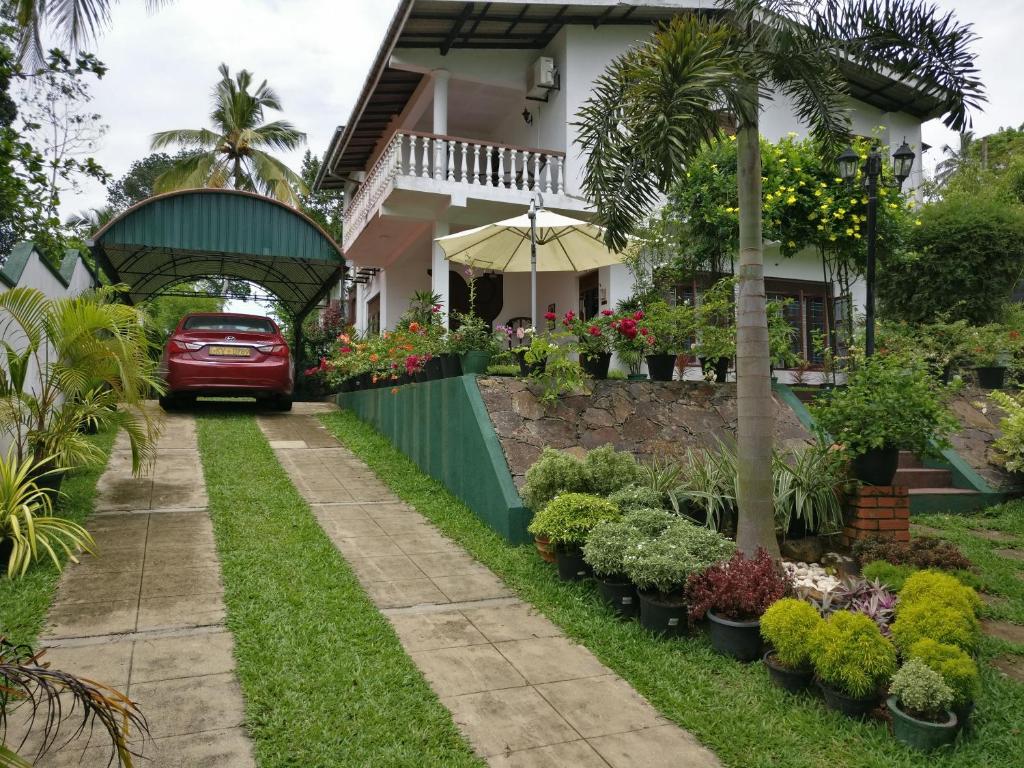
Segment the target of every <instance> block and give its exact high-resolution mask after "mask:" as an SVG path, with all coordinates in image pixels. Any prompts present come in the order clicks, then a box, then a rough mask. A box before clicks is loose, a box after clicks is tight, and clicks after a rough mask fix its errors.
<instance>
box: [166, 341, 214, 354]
mask: <svg viewBox="0 0 1024 768" xmlns="http://www.w3.org/2000/svg"><path fill="white" fill-rule="evenodd" d="M171 345H172V346H173V348H174V349H176V350H178V351H179V352H195V351H196V350H197V349H202V348H203V347H204V346H206V345H205V344H202V343H200V342H198V341H178V340H177V339H171Z"/></svg>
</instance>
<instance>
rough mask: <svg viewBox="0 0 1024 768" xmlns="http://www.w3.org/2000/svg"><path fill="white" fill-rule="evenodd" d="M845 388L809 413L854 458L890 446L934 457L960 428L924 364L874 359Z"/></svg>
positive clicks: (897, 358) (883, 357)
mask: <svg viewBox="0 0 1024 768" xmlns="http://www.w3.org/2000/svg"><path fill="white" fill-rule="evenodd" d="M847 382H848V383H847V386H846V387H845V388H844V389H835V390H832V391H830V392H829V393H828V394H827V395H826V396H822V397H819V398H817V399H816V400H815V402H814V404H812V405H811V408H810V410H811V413H812V414H813V415H814V417H815V419H816V420H817V422H818V426H820V427H821V428H822V429H823V430H825V431H826V432H827V433H829V434H830V435H831V436H832V438H833V439H834V440H836V442H838V443H839V444H840V445H842V446H843V448H844V450H845V451H846V453H847V454H848V455H850V456H860V455H862V454H864V453H867V452H868V451H870V450H872V449H874V448H884V447H887V446H891V447H895V448H900V449H902V450H907V451H913V452H914V453H916V454H918V455H926V454H931V453H934V452H935V450H936V448H943V447H945V446H946V445H947V442H946V436H947V435H948V434H949V433H950V432H952V431H953V430H954V429H957V428H958V427H959V425H958V424H957V422H956V420H955V419H954V418H953V417H952V415H951V414H950V413H949V411H948V410H947V409H946V407H945V405H944V404H943V401H942V397H941V394H942V393H941V390H940V389H939V387H938V386H937V385H936V384H935V382H934V380H933V378H932V376H931V374H930V373H929V371H928V369H927V366H925V365H924V364H923V363H922V362H920V361H915V360H913V359H911V358H907V357H903V356H899V355H874V356H873V357H869V358H867V359H865V360H864V361H863V362H861V364H860V365H858V366H857V368H855V369H854V370H851V371H850V372H849V376H848V379H847Z"/></svg>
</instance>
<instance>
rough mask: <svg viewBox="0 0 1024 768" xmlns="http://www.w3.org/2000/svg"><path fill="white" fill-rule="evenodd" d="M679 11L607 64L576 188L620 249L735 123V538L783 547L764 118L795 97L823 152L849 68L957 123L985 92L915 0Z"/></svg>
mask: <svg viewBox="0 0 1024 768" xmlns="http://www.w3.org/2000/svg"><path fill="white" fill-rule="evenodd" d="M717 5H718V9H717V11H707V10H705V11H703V12H700V13H691V14H686V15H682V16H679V17H677V18H676V19H675V20H674V21H672V22H671V23H670V24H668V25H667V26H665V27H663V28H662V29H661V30H659V31H658V32H657V33H656V34H655V35H654V36H653V37H652V38H651V39H650V40H648V41H646V42H643V43H640V44H638V45H637V46H635V47H633V48H632V49H630V50H629V51H627V52H626V53H624V54H623V55H622V56H620V57H618V58H617V59H615V60H614V61H613V62H611V64H609V66H608V67H607V68H606V70H605V72H604V73H603V75H602V76H600V77H599V78H598V79H597V81H596V83H595V86H594V91H593V93H592V95H591V97H590V98H589V100H588V101H587V102H586V103H585V104H584V106H583V107H582V108H581V110H580V112H579V115H578V121H579V122H578V124H577V127H578V129H579V138H578V143H579V144H580V146H581V147H582V148H583V150H584V154H585V155H586V157H587V161H586V168H585V173H584V181H583V187H584V191H585V192H586V193H587V195H588V196H589V197H590V199H591V200H592V201H593V202H594V204H595V206H596V210H597V217H598V220H599V221H598V223H600V224H602V225H604V226H605V227H606V228H607V235H606V236H607V239H608V242H609V245H611V246H613V247H615V248H621V247H623V246H624V245H625V243H626V238H627V236H628V235H629V234H630V233H631V232H634V231H635V230H637V229H638V227H640V225H641V223H642V222H643V221H644V220H646V219H647V218H648V217H649V216H650V214H651V212H652V210H653V209H654V207H655V206H656V205H658V204H659V202H660V201H661V200H662V199H663V197H662V196H663V195H665V194H666V193H667V192H668V191H669V189H670V188H671V186H672V185H673V184H675V183H679V182H680V181H685V175H686V166H687V163H688V162H689V161H690V160H691V158H693V157H694V155H695V154H696V153H697V152H698V151H699V150H700V149H701V148H703V147H704V146H706V145H708V144H709V143H711V142H713V141H715V140H716V139H717V138H718V137H719V135H720V134H719V127H718V126H719V122H718V118H719V116H720V115H721V113H722V112H723V111H726V112H730V113H732V114H733V115H735V117H736V119H737V123H738V133H737V137H736V140H737V145H738V147H737V149H738V181H737V187H738V193H739V209H740V210H739V270H738V276H739V296H738V299H737V306H736V313H737V355H736V371H737V390H738V393H737V395H738V428H737V449H738V459H739V478H738V486H737V502H738V506H739V520H738V530H737V537H736V538H737V544H738V546H739V547H740V549H742V550H743V551H744V552H746V553H748V554H752V553H753V552H754V551H756V549H757V548H758V547H764V548H765V549H767V550H768V551H770V552H773V553H775V554H777V553H778V545H777V544H776V539H775V532H774V518H773V514H772V471H771V469H772V459H771V457H772V442H773V428H774V427H773V419H772V412H773V405H772V399H771V380H770V373H769V345H768V323H767V314H766V306H765V304H766V302H765V291H764V268H763V267H764V253H763V244H762V223H761V206H762V202H761V153H760V145H759V130H758V128H759V126H758V121H759V114H760V109H761V105H762V103H763V102H764V101H766V100H768V99H770V98H771V97H772V94H773V93H778V94H781V95H783V96H784V97H786V98H787V99H788V101H789V102H791V103H792V105H793V109H794V112H795V114H796V117H797V118H798V119H799V121H800V123H801V124H804V125H807V126H809V127H810V131H811V133H812V135H813V136H814V137H815V138H816V139H817V140H818V141H819V143H820V145H821V147H822V149H823V152H824V153H826V155H828V156H829V157H835V155H836V154H838V150H839V148H840V147H841V146H842V145H843V144H844V143H845V142H846V141H847V140H848V132H849V127H848V126H849V117H848V115H847V111H846V108H845V104H846V99H847V97H848V91H847V80H846V78H845V77H844V74H843V73H844V70H846V69H847V68H850V67H864V68H869V69H874V68H878V67H879V66H884V67H885V68H886V70H887V72H888V73H889V74H890V76H892V77H896V78H903V79H905V80H906V81H907V82H911V83H913V86H914V87H915V88H918V89H920V90H923V91H924V92H926V93H928V94H929V95H931V96H933V97H935V98H937V99H939V100H940V101H941V103H942V105H943V107H944V108H945V112H946V113H947V115H946V118H945V123H946V125H948V126H949V127H951V128H953V129H954V130H961V129H963V128H965V127H967V124H968V122H969V118H968V112H969V110H970V109H972V108H975V107H977V106H979V105H980V104H981V103H982V102H983V101H984V88H983V86H982V84H981V81H980V80H979V78H978V72H977V69H976V67H975V54H974V53H973V52H972V51H971V45H972V44H973V42H974V40H975V35H974V33H973V32H972V31H971V30H970V27H969V26H967V25H963V24H960V23H959V22H958V21H957V20H956V19H955V17H954V16H953V15H952V14H942V13H940V12H939V11H938V10H937V9H936V8H935V7H934V6H932V5H928V4H925V3H922V2H920V1H919V0H817V1H812V2H806V0H762V1H761V2H758V1H757V0H718V3H717Z"/></svg>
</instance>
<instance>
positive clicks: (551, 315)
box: [544, 312, 558, 320]
mask: <svg viewBox="0 0 1024 768" xmlns="http://www.w3.org/2000/svg"><path fill="white" fill-rule="evenodd" d="M556 317H558V315H556V314H555V313H554V312H545V313H544V319H545V320H554V319H555V318H556Z"/></svg>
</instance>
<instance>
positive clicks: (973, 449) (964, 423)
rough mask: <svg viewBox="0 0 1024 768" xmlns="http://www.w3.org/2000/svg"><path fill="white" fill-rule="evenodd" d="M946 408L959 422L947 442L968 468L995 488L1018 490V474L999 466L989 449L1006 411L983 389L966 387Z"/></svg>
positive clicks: (1020, 485) (999, 489) (1020, 484)
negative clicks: (958, 428)
mask: <svg viewBox="0 0 1024 768" xmlns="http://www.w3.org/2000/svg"><path fill="white" fill-rule="evenodd" d="M950 409H951V410H952V411H953V414H954V415H955V416H956V418H957V421H959V422H960V430H959V431H958V432H956V433H955V434H953V435H951V436H950V438H949V442H950V443H952V445H953V449H954V450H955V451H956V452H957V453H959V454H960V456H961V457H962V458H963V460H964V461H966V462H967V463H968V465H970V467H971V468H972V469H973V470H974V471H975V472H977V473H978V474H979V475H981V477H982V478H984V480H985V482H987V483H988V484H989V485H990V486H992V487H993V488H994V489H995V490H997V491H1009V492H1014V491H1020V490H1022V481H1021V478H1020V476H1018V475H1014V474H1011V473H1009V472H1007V471H1006V470H1005V469H1003V467H1001V466H1000V465H999V464H998V463H997V461H996V459H995V455H994V452H993V450H992V443H993V442H995V441H996V440H997V439H998V438H999V436H1000V435H1001V434H1002V432H1000V430H999V420H1000V419H1002V418H1003V416H1005V415H1006V414H1005V413H1004V412H1003V409H1002V408H1000V407H999V406H998V405H996V404H995V403H994V402H992V401H991V400H990V399H989V398H988V395H987V393H986V392H985V391H984V390H981V389H977V388H974V387H969V388H966V389H964V390H963V391H962V392H961V393H960V394H959V395H957V396H956V397H955V398H953V400H952V402H950Z"/></svg>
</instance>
